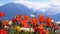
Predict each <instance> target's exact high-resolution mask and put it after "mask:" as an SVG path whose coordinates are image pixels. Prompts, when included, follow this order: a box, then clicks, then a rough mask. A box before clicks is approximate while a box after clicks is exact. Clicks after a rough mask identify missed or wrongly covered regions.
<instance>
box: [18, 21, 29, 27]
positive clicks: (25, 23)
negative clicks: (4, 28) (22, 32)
mask: <svg viewBox="0 0 60 34" xmlns="http://www.w3.org/2000/svg"><path fill="white" fill-rule="evenodd" d="M19 22H20V23H21V25H22V26H23V27H25V28H28V27H29V26H28V24H27V21H26V20H20V21H19Z"/></svg>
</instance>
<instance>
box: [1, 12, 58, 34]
mask: <svg viewBox="0 0 60 34" xmlns="http://www.w3.org/2000/svg"><path fill="white" fill-rule="evenodd" d="M0 16H5V14H4V13H3V12H0ZM12 21H13V22H14V23H15V22H19V23H20V24H21V25H22V26H23V27H25V28H29V24H31V25H33V26H34V27H33V29H34V30H35V31H39V33H40V34H49V31H48V30H45V29H44V26H45V24H46V25H47V26H48V27H53V28H54V29H55V30H58V26H57V25H56V24H55V23H54V22H52V19H51V18H50V17H46V18H45V17H44V15H42V14H40V15H39V16H38V18H36V17H34V18H30V17H29V16H27V15H24V16H22V15H21V14H18V15H17V16H16V17H15V18H12ZM28 23H29V24H28ZM2 24H3V25H5V26H7V25H8V23H7V22H6V21H2ZM0 33H1V34H8V33H7V31H6V30H5V29H1V30H0Z"/></svg>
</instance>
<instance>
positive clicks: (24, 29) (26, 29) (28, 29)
mask: <svg viewBox="0 0 60 34" xmlns="http://www.w3.org/2000/svg"><path fill="white" fill-rule="evenodd" d="M21 30H23V31H25V32H28V31H31V32H34V30H33V28H31V29H30V28H24V27H22V28H21Z"/></svg>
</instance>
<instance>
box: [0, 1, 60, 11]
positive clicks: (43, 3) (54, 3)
mask: <svg viewBox="0 0 60 34" xmlns="http://www.w3.org/2000/svg"><path fill="white" fill-rule="evenodd" d="M10 2H14V3H20V4H23V5H25V6H27V7H28V8H33V9H34V10H37V9H40V10H44V11H45V10H46V9H42V8H45V7H48V8H51V7H53V6H55V7H56V6H57V7H60V0H0V6H2V5H4V4H6V3H10ZM58 9H60V8H58Z"/></svg>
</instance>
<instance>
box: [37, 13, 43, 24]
mask: <svg viewBox="0 0 60 34" xmlns="http://www.w3.org/2000/svg"><path fill="white" fill-rule="evenodd" d="M38 19H39V21H40V23H42V22H44V16H43V15H42V14H40V15H39V16H38Z"/></svg>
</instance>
